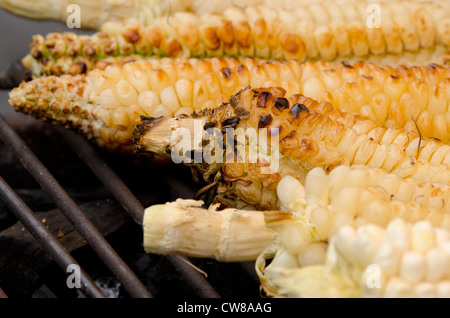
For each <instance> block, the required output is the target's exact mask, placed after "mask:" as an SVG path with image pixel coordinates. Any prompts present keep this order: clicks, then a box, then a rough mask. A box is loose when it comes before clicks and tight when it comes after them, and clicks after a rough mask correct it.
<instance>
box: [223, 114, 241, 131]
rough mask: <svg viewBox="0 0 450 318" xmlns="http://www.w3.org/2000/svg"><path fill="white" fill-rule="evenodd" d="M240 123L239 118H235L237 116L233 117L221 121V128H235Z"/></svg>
mask: <svg viewBox="0 0 450 318" xmlns="http://www.w3.org/2000/svg"><path fill="white" fill-rule="evenodd" d="M240 121H241V118H239V117H237V116H233V117H230V118H227V119H225V120H224V121H222V127H223V128H230V127H231V128H236V126H237V125H238V124H239V122H240Z"/></svg>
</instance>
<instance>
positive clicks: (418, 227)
mask: <svg viewBox="0 0 450 318" xmlns="http://www.w3.org/2000/svg"><path fill="white" fill-rule="evenodd" d="M435 241H436V237H435V234H434V228H433V226H432V225H431V224H430V223H429V222H427V221H422V222H417V223H415V224H414V226H413V227H412V233H411V248H412V249H413V250H415V251H418V252H425V251H428V250H430V249H431V248H432V247H433V246H434V245H435Z"/></svg>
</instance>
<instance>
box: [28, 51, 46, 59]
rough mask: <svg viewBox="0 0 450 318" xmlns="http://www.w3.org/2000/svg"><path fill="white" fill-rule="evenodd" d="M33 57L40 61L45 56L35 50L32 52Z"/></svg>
mask: <svg viewBox="0 0 450 318" xmlns="http://www.w3.org/2000/svg"><path fill="white" fill-rule="evenodd" d="M31 56H32V57H34V58H35V59H37V60H39V59H41V58H42V56H43V54H42V52H41V51H40V50H33V51H32V52H31Z"/></svg>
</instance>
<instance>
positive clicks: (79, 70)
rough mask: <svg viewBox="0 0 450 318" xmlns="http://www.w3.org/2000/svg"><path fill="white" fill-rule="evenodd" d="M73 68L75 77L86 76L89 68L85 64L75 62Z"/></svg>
mask: <svg viewBox="0 0 450 318" xmlns="http://www.w3.org/2000/svg"><path fill="white" fill-rule="evenodd" d="M72 66H73V67H71V69H73V71H74V75H76V74H85V73H86V71H87V66H86V63H84V62H75V63H74V64H73V65H72Z"/></svg>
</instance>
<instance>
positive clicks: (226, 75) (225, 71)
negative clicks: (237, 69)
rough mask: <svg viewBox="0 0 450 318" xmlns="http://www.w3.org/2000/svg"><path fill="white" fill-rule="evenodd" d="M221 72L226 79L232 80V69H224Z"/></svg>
mask: <svg viewBox="0 0 450 318" xmlns="http://www.w3.org/2000/svg"><path fill="white" fill-rule="evenodd" d="M220 71H221V72H222V74H223V75H224V76H225V78H230V77H231V69H230V68H229V67H222V68H221V69H220Z"/></svg>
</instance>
